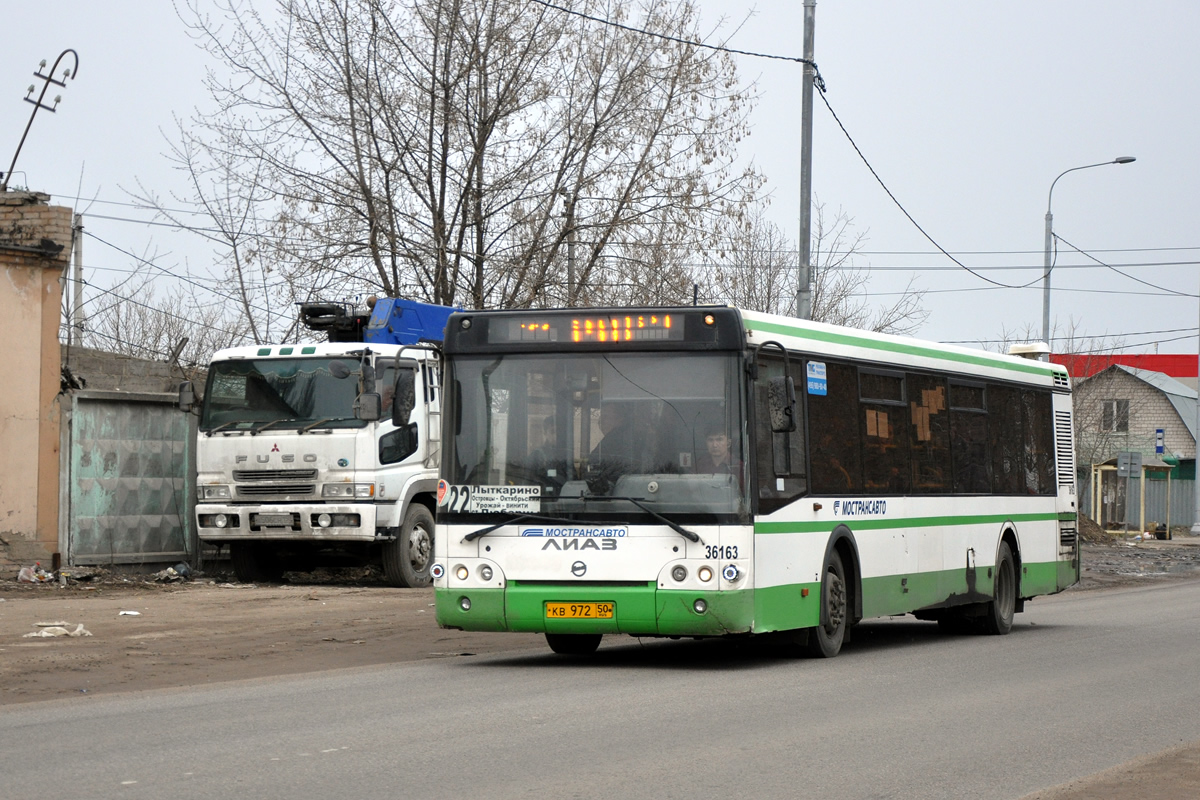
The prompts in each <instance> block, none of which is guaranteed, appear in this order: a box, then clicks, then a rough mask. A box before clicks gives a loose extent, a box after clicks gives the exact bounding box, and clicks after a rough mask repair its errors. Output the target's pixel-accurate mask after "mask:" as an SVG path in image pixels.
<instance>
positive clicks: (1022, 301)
mask: <svg viewBox="0 0 1200 800" xmlns="http://www.w3.org/2000/svg"><path fill="white" fill-rule="evenodd" d="M696 2H697V5H698V6H699V7H700V8H701V9H702V14H703V19H704V20H705V29H706V30H712V29H713V26H715V25H716V24H717V23H718V22H720V20H721V19H722V18H724V19H725V20H726V24H725V25H724V26H723V27H721V28H719V29H717V30H716V31H715V32H714V35H713V38H712V39H711V41H714V42H715V41H719V40H720V39H722V38H723V37H725V36H730V37H731V38H729V40H728V44H729V46H730V47H733V48H736V49H739V50H746V51H754V52H759V53H764V54H772V55H778V56H791V57H799V56H801V55H802V31H803V7H802V4H801V2H800V0H761V2H758V3H757V4H756V5H755V9H756V10H755V12H754V14H753V16H752V17H751V18H750V19H749V21H747V22H746V23H745V24H744V25H743V26H742V27H741V29H740V30H739V31H738V32H737V33H736V34H734V33H733V29H734V27H735V24H736V23H738V22H740V21H741V20H742V19H743V18H744V17H745V14H746V8H747V6H746V4H745V3H743V2H734V0H696ZM51 8H52V9H53V10H52V11H51V10H50V9H51ZM5 11H6V14H5V22H6V29H7V31H8V33H9V35H8V36H6V40H7V41H6V45H5V48H4V49H3V51H0V162H2V163H0V169H7V166H8V163H9V161H10V160H11V159H12V154H13V151H14V150H15V148H16V145H17V142H18V141H19V140H20V138H21V133H22V131H23V130H24V128H25V124H26V122H27V121H28V118H29V112H30V111H31V110H32V108H33V107H32V106H31V105H29V104H28V103H24V102H23V101H22V98H23V97H24V95H25V90H26V88H27V87H28V85H29V84H30V83H31V82H33V83H36V84H37V85H38V87H39V90H40V87H41V81H34V80H33V79H32V73H33V71H34V70H36V69H37V65H38V62H39V61H41V60H42V59H43V58H44V59H47V60H48V61H49V62H51V63H53V61H54V59H55V58H57V57H58V54H59V53H60V52H62V51H63V50H64V49H66V48H73V49H74V50H75V51H77V52H78V54H79V59H80V68H79V76H78V79H77V80H71V81H69V82H68V86H67V87H66V88H65V89H57V87H54V88H55V91H54V92H51V96H52V95H53V94H54V93H56V92H57V93H61V94H62V96H63V101H62V103H61V105H60V106H59V109H58V111H57V112H56V113H54V114H49V113H46V112H39V114H38V117H37V119H36V120H35V121H34V124H33V128H32V130H31V132H30V134H29V138H28V140H27V141H26V143H25V146H24V149H23V150H22V152H21V156H20V159H19V160H18V162H17V166H16V170H15V175H14V177H13V180H12V183H13V184H14V185H19V186H28V187H29V188H31V189H35V190H37V191H43V192H47V193H49V194H51V195H53V196H54V202H56V203H62V204H65V205H72V206H78V207H79V208H80V209H83V208H86V213H87V216H86V218H85V225H86V226H87V230H88V231H89V233H90V234H92V235H93V236H95V237H98V238H92V237H88V238H87V239H85V249H84V256H85V259H84V260H85V264H86V267H87V269H86V270H85V278H86V279H87V280H88V281H89V282H91V283H94V284H95V285H97V286H101V287H104V286H110V285H112V284H113V282H114V281H119V280H121V279H122V278H123V277H124V273H123V272H122V271H123V270H128V269H129V268H130V266H131V264H132V263H133V259H131V257H130V256H128V255H126V254H125V252H122V251H128V252H132V253H135V254H137V255H139V256H142V255H145V254H146V253H147V252H156V253H157V259H156V261H157V262H158V263H160V264H162V265H163V266H164V267H166V268H169V269H172V270H175V269H178V268H179V265H180V263H181V262H182V261H183V260H184V259H186V260H187V262H188V264H189V265H190V266H191V268H192V269H193V270H195V271H202V270H203V266H204V263H205V261H206V259H208V258H209V255H208V252H207V250H206V248H205V247H204V246H203V244H202V243H198V242H196V241H195V240H194V238H191V237H186V236H183V235H180V234H175V233H172V232H170V231H169V230H167V229H163V228H153V227H150V226H147V225H145V224H142V223H139V222H135V221H125V220H145V219H147V218H148V217H147V215H146V214H145V213H144V212H141V211H138V210H137V209H134V208H130V207H128V206H124V205H120V204H122V203H129V202H130V198H129V197H128V195H127V194H126V193H125V192H123V191H122V188H123V187H124V188H125V189H131V190H132V189H136V186H137V182H138V181H139V180H140V181H141V182H142V183H143V184H144V185H146V186H148V187H153V188H154V189H156V190H158V191H160V192H162V193H166V192H168V191H169V190H170V189H171V187H172V186H178V182H179V180H180V176H179V175H178V174H176V173H174V172H173V171H172V170H171V169H170V167H169V165H168V164H167V162H166V160H165V159H164V158H163V157H162V155H161V154H162V153H163V152H164V151H165V150H166V144H165V142H164V140H163V138H162V133H161V132H160V129H161V130H166V131H170V130H171V128H172V127H173V122H172V115H173V114H176V115H181V116H187V115H189V114H190V113H192V109H193V108H194V107H196V106H204V104H205V103H206V100H207V98H206V96H205V94H204V91H203V88H202V86H201V83H200V81H201V78H202V75H203V70H204V65H205V61H204V57H203V54H202V53H201V52H200V51H199V50H197V49H196V48H195V46H194V45H193V44H192V42H191V41H190V40H189V39H188V38H187V36H186V33H185V31H184V29H183V25H182V24H181V23H180V21H179V20H178V18H177V17H176V15H175V13H174V11H173V8H172V5H171V3H169V2H164V1H163V0H159V1H158V2H145V1H144V0H106V2H103V3H97V2H94V1H89V2H83V1H82V0H58V1H57V2H56V3H54V4H53V5H52V6H47V5H46V4H45V3H44V2H32V1H31V0H6V3H5ZM1197 34H1200V3H1195V2H1188V1H1187V0H1175V1H1174V2H1167V1H1166V0H1160V1H1158V2H1155V1H1153V0H1142V2H1139V3H1136V4H1130V3H1127V2H1120V3H1119V2H1115V1H1113V2H1109V1H1108V0H1009V2H1006V3H994V2H961V0H926V1H924V2H922V1H921V0H909V2H904V3H900V2H896V0H854V1H853V2H845V1H841V0H821V2H819V3H818V5H817V10H816V54H815V55H816V59H815V60H816V62H817V64H818V65H819V68H820V71H821V74H822V76H823V77H824V79H825V82H826V86H827V94H826V99H827V100H828V102H829V104H830V105H831V106H832V108H833V111H834V112H836V113H837V115H838V117H839V118H840V119H841V121H842V123H843V124H844V125H845V127H846V130H847V131H848V133H849V136H850V137H851V138H852V139H853V141H854V143H856V144H857V146H858V148H859V149H860V150H861V151H862V154H863V156H865V158H866V160H867V161H869V162H870V165H871V167H872V168H874V170H875V172H876V173H878V175H879V177H880V179H882V181H883V183H884V184H886V186H887V189H888V190H890V191H891V193H892V194H893V195H895V197H896V199H897V200H898V201H899V203H900V204H901V205H902V206H903V207H904V209H905V210H907V212H908V213H909V214H910V215H911V216H912V217H913V218H914V219H915V220H916V222H917V223H918V224H919V225H920V226H921V227H922V228H923V229H924V230H925V231H926V232H927V233H928V234H929V236H930V237H932V238H933V239H934V240H936V242H937V243H938V245H940V246H941V247H943V248H945V249H946V250H948V251H950V252H951V253H952V254H954V256H955V257H956V258H957V259H958V260H959V261H961V262H962V263H963V264H965V265H966V266H968V267H971V268H972V269H975V270H977V271H979V272H980V273H981V274H982V275H984V276H986V277H987V278H989V279H990V280H992V281H995V282H997V283H1002V284H1009V285H1022V284H1029V283H1032V285H1031V286H1030V287H1029V288H1024V289H1005V288H1000V287H997V286H994V285H993V284H991V283H988V282H987V281H985V280H983V279H981V278H978V277H976V276H974V275H972V274H970V273H969V272H967V271H966V270H964V269H962V268H961V267H959V266H957V265H955V264H954V262H953V261H951V260H950V259H949V258H947V257H946V256H945V255H942V254H941V253H939V252H937V249H936V247H935V246H934V245H933V244H931V243H930V241H929V240H928V239H926V238H925V237H924V236H923V235H922V234H921V232H920V231H919V230H918V229H917V228H916V227H915V226H914V225H913V223H912V222H910V221H909V220H908V219H907V218H906V217H905V216H904V213H903V212H902V211H901V210H900V209H899V208H898V207H897V206H896V204H895V203H894V202H893V201H892V199H891V198H889V196H888V194H887V192H886V191H885V190H884V189H883V187H881V186H880V184H879V182H877V181H876V179H875V177H874V176H873V175H872V174H871V171H870V169H868V167H867V166H866V165H865V164H864V163H863V161H862V159H860V157H859V155H858V154H857V153H856V152H855V150H854V147H853V146H852V145H851V143H850V141H849V140H848V139H847V136H846V135H845V134H843V133H842V131H841V130H840V129H839V128H838V126H837V124H836V123H835V121H834V119H833V117H832V115H831V114H830V112H829V110H828V109H827V108H826V107H825V105H824V104H823V103H822V102H821V101H820V99H819V98H818V99H816V100H815V108H814V147H813V189H814V192H815V194H816V195H817V197H818V198H819V199H820V200H821V201H822V202H823V203H824V204H825V205H826V209H827V211H829V212H836V211H838V210H839V209H840V210H843V211H844V212H845V213H847V214H848V215H850V216H851V217H852V218H853V219H854V223H855V225H856V227H857V228H858V229H860V230H863V231H866V232H867V234H868V241H867V242H866V245H865V250H864V252H862V253H860V254H859V255H858V257H857V259H856V264H857V265H858V266H859V267H860V268H862V269H864V270H867V269H869V270H870V271H871V278H870V282H869V284H868V288H869V291H870V292H872V294H874V295H878V297H877V298H876V299H877V300H878V301H879V302H883V301H886V300H888V299H889V293H892V292H898V291H901V290H903V288H904V287H905V286H906V285H907V284H908V283H909V282H910V281H912V282H913V284H914V285H915V286H917V287H919V288H922V289H925V290H926V291H927V292H928V294H927V295H926V297H925V306H926V308H927V309H928V310H929V312H930V316H929V319H928V321H927V322H926V323H925V325H924V327H923V328H922V329H921V330H920V332H919V334H918V335H920V336H922V337H924V338H930V339H936V340H939V341H961V342H967V343H976V342H987V341H989V340H996V339H999V338H1000V337H1001V334H1002V332H1003V331H1004V330H1005V329H1007V330H1008V331H1010V332H1011V331H1016V330H1023V329H1025V328H1026V327H1031V328H1032V329H1033V330H1034V331H1040V330H1041V319H1042V290H1041V274H1042V263H1043V241H1044V234H1045V214H1046V205H1047V199H1048V198H1047V195H1048V193H1049V190H1050V185H1051V182H1052V181H1054V179H1055V177H1056V176H1058V175H1059V174H1060V173H1061V172H1063V171H1064V170H1067V169H1071V168H1073V167H1078V166H1082V165H1085V164H1094V163H1097V162H1105V161H1111V160H1112V159H1114V158H1116V157H1118V156H1126V155H1128V156H1135V157H1136V158H1137V161H1136V162H1135V163H1132V164H1126V165H1108V166H1102V167H1096V168H1094V169H1087V170H1082V171H1077V172H1072V173H1071V174H1069V175H1066V176H1065V177H1063V178H1062V180H1060V181H1059V182H1058V184H1057V185H1056V186H1055V189H1054V195H1053V207H1052V210H1053V214H1054V230H1055V232H1056V233H1057V234H1058V235H1059V236H1060V237H1062V239H1064V240H1065V241H1066V242H1069V243H1070V245H1073V246H1074V247H1076V248H1079V250H1082V251H1084V252H1085V253H1086V254H1087V255H1084V254H1081V253H1079V252H1077V251H1075V250H1072V249H1071V247H1069V246H1068V245H1067V244H1064V243H1061V242H1060V244H1059V253H1058V257H1057V261H1056V271H1055V273H1054V275H1053V279H1052V285H1053V291H1052V297H1051V315H1052V319H1053V321H1054V322H1055V323H1056V324H1057V325H1059V326H1066V325H1068V324H1069V323H1071V322H1073V323H1074V324H1075V325H1076V327H1077V332H1078V333H1083V334H1087V335H1093V336H1103V335H1109V336H1120V337H1123V338H1124V340H1125V341H1126V343H1127V344H1128V345H1129V348H1128V349H1129V351H1131V352H1154V351H1155V348H1156V347H1157V349H1158V351H1159V352H1177V353H1185V352H1193V353H1194V352H1196V349H1197V339H1196V336H1197V325H1198V318H1200V300H1198V298H1197V294H1198V292H1200V268H1198V267H1197V263H1198V262H1200V230H1197V226H1196V224H1195V221H1196V213H1197V210H1198V209H1200V201H1198V199H1197V197H1198V195H1197V191H1196V186H1197V182H1198V179H1200V149H1198V148H1197V146H1196V145H1197V142H1198V141H1200V136H1198V133H1200V131H1198V130H1197V127H1198V125H1197V122H1198V110H1197V106H1198V103H1200V48H1197V47H1196V44H1195V41H1196V37H1197ZM738 63H739V68H740V71H741V75H742V77H743V79H744V80H746V81H755V82H756V83H757V87H758V91H759V95H760V100H759V103H758V106H757V108H756V110H755V112H754V116H753V134H752V136H751V137H750V138H749V139H748V140H746V141H745V142H744V143H743V153H744V154H745V156H746V157H747V158H752V159H753V160H754V162H755V164H756V165H757V166H758V167H759V169H760V170H762V171H763V172H764V173H765V174H766V175H767V177H768V180H769V183H770V186H771V188H772V191H773V194H774V201H773V204H772V207H771V217H772V218H773V219H774V220H775V221H776V222H777V223H778V224H779V225H781V226H782V227H784V228H785V229H786V230H788V231H789V232H790V233H791V235H792V236H793V237H795V236H796V233H797V232H798V209H799V174H800V134H799V130H800V119H801V118H800V79H801V69H802V68H801V66H800V65H799V64H796V63H792V62H787V61H780V60H769V59H760V58H753V57H749V56H739V57H738ZM77 196H81V197H83V198H86V199H85V200H81V201H76V200H75V199H74V198H75V197H77ZM93 199H94V200H95V201H96V202H91V201H92V200H93ZM103 217H116V218H120V219H104V218H103ZM1089 256H1090V257H1089ZM1098 262H1102V263H1098ZM999 267H1004V268H1006V269H997V268H999ZM1117 270H1119V271H1120V272H1118V271H1117ZM1120 273H1125V275H1122V274H1120ZM1126 276H1128V277H1126ZM164 280H166V278H164ZM1148 284H1153V285H1154V286H1151V285H1148ZM1155 286H1156V287H1161V288H1154V287H1155ZM89 297H91V295H89ZM1155 343H1157V344H1155Z"/></svg>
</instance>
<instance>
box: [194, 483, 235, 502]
mask: <svg viewBox="0 0 1200 800" xmlns="http://www.w3.org/2000/svg"><path fill="white" fill-rule="evenodd" d="M196 493H197V494H199V495H200V499H201V500H228V499H229V496H230V495H229V487H228V486H219V485H211V486H197V487H196Z"/></svg>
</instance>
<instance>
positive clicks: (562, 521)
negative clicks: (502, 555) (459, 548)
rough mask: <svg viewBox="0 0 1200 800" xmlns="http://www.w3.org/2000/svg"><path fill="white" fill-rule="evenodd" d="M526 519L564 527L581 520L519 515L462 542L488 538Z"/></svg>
mask: <svg viewBox="0 0 1200 800" xmlns="http://www.w3.org/2000/svg"><path fill="white" fill-rule="evenodd" d="M526 519H532V520H536V521H538V522H557V523H560V524H562V525H578V524H579V520H575V519H564V518H563V517H543V516H542V515H541V514H517V515H516V516H515V517H509V518H508V519H506V520H503V521H502V522H497V523H496V524H495V525H489V526H488V527H486V528H480V529H479V530H477V531H471V532H470V533H468V534H467V535H466V536H464V537H463V538H462V541H464V542H473V541H475V540H476V539H478V538H480V537H482V536H487V535H488V534H489V533H491V532H492V531H496V530H499V529H500V528H503V527H504V526H505V525H512V524H514V523H517V522H521V521H522V520H526Z"/></svg>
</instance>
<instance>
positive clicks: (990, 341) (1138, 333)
mask: <svg viewBox="0 0 1200 800" xmlns="http://www.w3.org/2000/svg"><path fill="white" fill-rule="evenodd" d="M1197 331H1200V328H1168V329H1166V330H1161V331H1131V332H1129V333H1099V334H1094V335H1075V336H1070V337H1062V336H1060V337H1058V338H1060V339H1062V338H1071V339H1112V338H1114V337H1117V336H1157V335H1159V334H1162V333H1184V334H1189V332H1190V334H1189V335H1195V333H1196V332H1197ZM1189 335H1185V336H1183V337H1180V338H1184V339H1187V338H1189ZM1006 341H1009V340H1008V339H958V340H953V341H943V342H942V344H1004V342H1006ZM1167 341H1172V342H1173V341H1175V339H1170V340H1167ZM1122 346H1123V347H1124V346H1126V345H1122Z"/></svg>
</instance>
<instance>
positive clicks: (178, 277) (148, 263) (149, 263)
mask: <svg viewBox="0 0 1200 800" xmlns="http://www.w3.org/2000/svg"><path fill="white" fill-rule="evenodd" d="M84 234H85V235H87V236H90V237H91V238H93V239H95V240H96V241H97V242H100V244H103V245H107V246H108V247H111V248H112V249H114V250H116V251H117V252H118V253H124V254H125V255H127V256H129V257H130V258H132V259H136V260H137V261H139V262H141V263H142V264H145V265H146V266H149V267H154V268H155V269H157V270H159V271H160V272H162V273H163V274H164V275H167V276H169V277H172V278H175V279H176V280H180V281H183V282H184V283H188V284H191V285H192V286H196V287H199V288H201V289H203V290H204V291H206V292H211V293H212V294H214V295H216V296H217V297H220V298H223V299H225V300H228V301H229V302H231V303H237V304H239V305H241V304H242V300H239V299H238V298H237V297H234V296H232V295H227V294H222V293H221V292H218V291H216V290H215V289H212V288H210V287H208V286H205V285H204V284H202V283H200V282H198V281H196V280H193V279H192V278H191V277H185V276H183V275H176V274H175V273H173V272H171V271H170V270H168V269H167V268H166V267H160V266H159V265H158V264H155V263H154V262H153V261H147V260H146V259H144V258H142V257H141V256H137V255H134V254H133V253H131V252H129V251H128V250H125V249H123V248H121V247H118V246H117V245H115V244H113V243H111V242H107V241H105V240H104V239H101V238H100V237H99V236H97V235H96V234H94V233H91V232H89V231H88V230H87V229H84ZM246 305H247V306H249V307H250V308H253V309H254V310H255V311H260V312H262V313H263V314H267V315H268V316H269V315H270V314H271V311H270V310H269V309H266V308H262V307H261V306H255V305H251V304H250V303H248V302H247V303H246Z"/></svg>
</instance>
